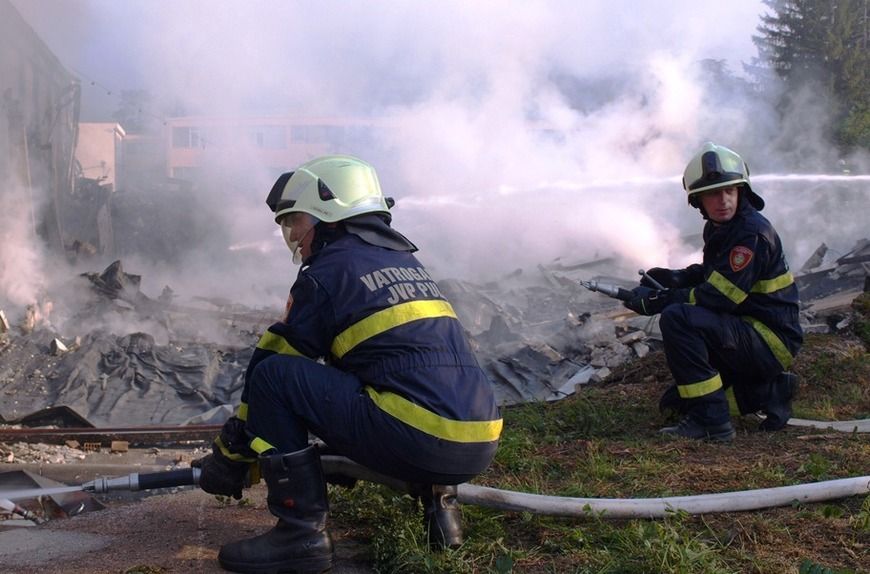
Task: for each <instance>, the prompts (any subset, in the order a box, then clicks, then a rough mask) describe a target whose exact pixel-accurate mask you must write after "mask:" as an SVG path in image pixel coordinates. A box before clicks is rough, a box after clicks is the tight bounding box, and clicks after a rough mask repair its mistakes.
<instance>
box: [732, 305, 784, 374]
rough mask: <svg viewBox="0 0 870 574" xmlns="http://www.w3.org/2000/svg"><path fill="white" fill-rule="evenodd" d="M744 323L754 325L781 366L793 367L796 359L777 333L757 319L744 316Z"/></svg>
mask: <svg viewBox="0 0 870 574" xmlns="http://www.w3.org/2000/svg"><path fill="white" fill-rule="evenodd" d="M741 319H743V320H744V321H746V322H747V323H749V324H750V325H752V327H753V328H754V329H755V330H756V331H758V334H759V335H761V338H762V339H764V342H765V343H767V346H768V347H770V350H771V351H772V352H773V356H774V357H776V360H777V361H779V364H780V365H782V368H783V369H787V368H788V367H789V365H791V362H792V360H793V359H794V357H792V356H791V353H789V351H788V347H786V346H785V343H783V342H782V340H781V339H780V338H779V337H777V336H776V333H774V332H773V331H771V330H770V327H768V326H767V325H765V324H764V323H762V322H761V321H759V320H758V319H756V318H755V317H749V316H744V317H741Z"/></svg>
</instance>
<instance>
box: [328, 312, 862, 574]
mask: <svg viewBox="0 0 870 574" xmlns="http://www.w3.org/2000/svg"><path fill="white" fill-rule="evenodd" d="M866 303H867V301H866V299H865V298H859V301H858V302H856V305H855V307H854V308H855V310H856V311H857V316H856V317H854V320H853V321H852V323H851V325H852V327H851V328H852V331H853V332H852V333H847V334H844V335H814V336H811V337H808V338H807V342H806V346H805V347H804V350H803V351H802V353H801V355H800V356H799V360H798V361H797V363H796V365H795V367H794V369H795V371H796V372H797V373H798V375H799V376H800V377H801V387H800V393H799V396H798V398H797V400H796V402H795V409H796V412H797V413H798V414H799V415H800V416H807V417H809V416H810V415H813V416H818V417H819V418H827V419H838V420H845V419H851V418H866V417H868V416H870V354H868V349H870V346H868V344H867V339H865V338H864V337H862V336H861V333H862V332H865V331H863V329H865V328H866V327H865V325H866V323H865V322H866V320H867V317H868V316H870V313H867V312H866V311H867V309H865V308H864V307H861V305H864V306H865V307H866V306H867V305H866ZM669 384H670V379H669V375H668V374H667V368H666V366H665V365H664V361H663V358H662V354H661V353H652V354H650V355H648V356H647V357H645V358H644V359H642V360H639V361H636V362H635V363H633V364H631V365H627V366H625V367H623V368H621V369H616V371H615V372H614V374H613V375H612V377H611V379H610V382H609V383H606V384H600V385H593V386H589V387H586V388H585V389H584V390H583V391H582V392H581V393H579V394H578V395H576V396H574V397H569V398H568V399H565V400H563V401H559V402H556V403H540V404H527V405H522V406H519V407H513V408H508V409H505V412H504V416H505V431H504V435H503V439H502V441H501V444H500V447H499V452H498V454H497V456H496V459H495V461H494V463H493V465H492V466H491V468H490V469H489V470H488V471H487V472H486V473H485V474H484V475H482V476H480V477H478V479H477V480H475V483H477V484H481V485H486V486H494V487H497V488H502V489H508V490H516V491H522V492H532V493H546V494H552V495H560V496H572V497H614V498H619V497H633V498H640V497H655V496H671V495H687V494H701V493H714V492H727V491H734V490H746V489H750V488H767V487H775V486H786V485H792V484H800V483H807V482H814V481H821V480H830V479H836V478H846V477H852V476H863V475H866V474H868V463H867V461H868V460H870V436H868V435H867V434H863V435H862V434H858V433H842V432H833V431H825V430H813V429H807V428H799V427H788V428H786V429H785V430H783V431H780V432H776V433H772V434H769V433H763V432H760V431H758V430H757V424H758V423H757V421H755V420H754V419H753V418H752V417H742V418H738V419H735V423H736V426H737V428H738V435H737V439H736V440H735V442H734V443H733V444H730V445H717V444H708V443H703V442H695V441H685V440H669V439H666V438H662V437H659V436H658V435H657V432H656V431H657V429H658V428H659V427H660V426H662V425H663V424H664V423H665V422H667V420H666V419H665V418H664V417H663V416H662V415H661V414H660V413H658V411H657V409H656V404H657V400H658V396H659V395H660V394H661V392H662V391H663V390H664V389H665V388H666V387H667V385H669ZM823 415H824V416H823ZM330 490H331V492H330V498H331V507H332V524H333V529H334V531H335V532H336V533H337V535H338V536H342V537H347V538H350V539H356V540H359V541H360V542H361V546H362V547H363V548H365V549H367V552H368V555H367V556H366V557H365V558H366V559H367V560H368V561H370V562H371V563H372V564H373V565H374V567H375V568H376V570H377V571H378V572H384V573H402V574H407V573H410V574H414V573H496V574H504V573H508V572H523V573H526V572H529V573H552V574H556V573H559V574H561V573H586V572H590V573H617V572H618V573H648V572H679V573H695V572H698V573H708V572H709V573H716V574H719V573H729V572H734V573H744V572H755V573H771V574H779V573H782V572H805V573H808V574H821V573H830V574H843V573H847V572H870V495H868V496H857V497H851V498H848V499H843V500H831V501H826V502H822V503H816V504H804V503H797V502H796V503H795V504H793V505H792V506H787V507H782V508H774V509H766V510H762V511H757V512H740V513H729V514H716V515H707V516H689V515H686V514H684V513H674V514H673V515H671V516H669V517H667V518H665V519H662V520H614V519H608V518H606V517H603V516H597V515H595V514H593V513H590V515H589V516H587V517H584V518H582V519H579V518H560V517H551V516H539V515H533V514H530V513H526V512H507V511H499V510H494V509H489V508H483V507H476V506H470V505H464V506H463V518H464V534H465V539H466V541H465V544H464V545H463V546H462V547H461V548H459V549H457V550H450V551H444V552H432V551H430V550H429V549H428V547H427V546H426V543H425V539H424V536H423V530H422V511H421V509H420V507H419V505H418V503H417V501H416V500H414V499H412V498H411V497H409V496H407V495H401V494H398V493H396V492H394V491H392V490H390V489H388V488H386V487H384V486H380V485H374V484H370V483H364V482H360V483H358V484H357V486H356V487H355V488H353V489H345V488H340V487H330Z"/></svg>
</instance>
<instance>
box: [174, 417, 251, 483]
mask: <svg viewBox="0 0 870 574" xmlns="http://www.w3.org/2000/svg"><path fill="white" fill-rule="evenodd" d="M250 440H251V439H250V437H249V436H248V434H247V432H246V431H245V421H243V420H241V419H240V418H238V417H230V419H229V420H227V422H226V423H224V426H223V428H221V433H220V435H219V436H218V437H217V438H216V439H215V441H214V443H213V444H212V453H211V454H209V455H206V456H204V457H202V458H200V459H198V460H195V461H193V462H192V463H190V466H192V467H195V468H199V469H200V470H201V471H202V474H200V477H199V486H200V488H202V489H203V490H204V491H206V492H208V493H209V494H221V495H224V496H232V497H233V498H235V499H236V500H239V499H241V498H242V488H245V487H247V486H248V485H249V481H248V472H249V470H250V467H251V464H252V463H253V462H255V461H256V460H257V453H255V452H254V451H253V450H251V448H250V447H249V446H248V445H249V443H250Z"/></svg>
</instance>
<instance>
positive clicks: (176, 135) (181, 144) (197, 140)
mask: <svg viewBox="0 0 870 574" xmlns="http://www.w3.org/2000/svg"><path fill="white" fill-rule="evenodd" d="M172 147H177V148H204V147H205V140H204V139H203V137H202V132H201V131H200V129H199V128H194V127H184V128H172Z"/></svg>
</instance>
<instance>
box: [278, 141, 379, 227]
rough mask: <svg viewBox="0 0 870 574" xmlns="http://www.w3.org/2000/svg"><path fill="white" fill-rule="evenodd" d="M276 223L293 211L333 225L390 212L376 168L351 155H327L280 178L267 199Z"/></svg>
mask: <svg viewBox="0 0 870 574" xmlns="http://www.w3.org/2000/svg"><path fill="white" fill-rule="evenodd" d="M266 204H267V205H268V206H269V208H270V209H271V210H272V211H273V212H274V213H275V221H276V222H279V223H280V220H281V218H282V217H283V216H284V215H286V214H288V213H293V212H303V213H308V214H310V215H312V216H314V217H316V218H317V219H319V220H320V221H325V222H327V223H332V222H335V221H341V220H342V219H347V218H349V217H353V216H355V215H361V214H363V213H375V212H383V213H389V208H390V205H391V204H390V200H388V199H387V198H385V197H384V194H383V193H382V192H381V185H380V183H378V175H377V173H375V169H374V168H373V167H372V166H371V165H369V164H368V163H366V162H364V161H362V160H361V159H358V158H355V157H352V156H349V155H327V156H323V157H319V158H317V159H313V160H311V161H309V162H307V163H304V164H302V165H301V166H299V167H298V168H297V169H296V171H291V172H288V173H285V174H283V175H281V176H280V177H279V178H278V181H276V182H275V185H274V186H272V191H271V192H270V193H269V197H268V198H267V199H266Z"/></svg>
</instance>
